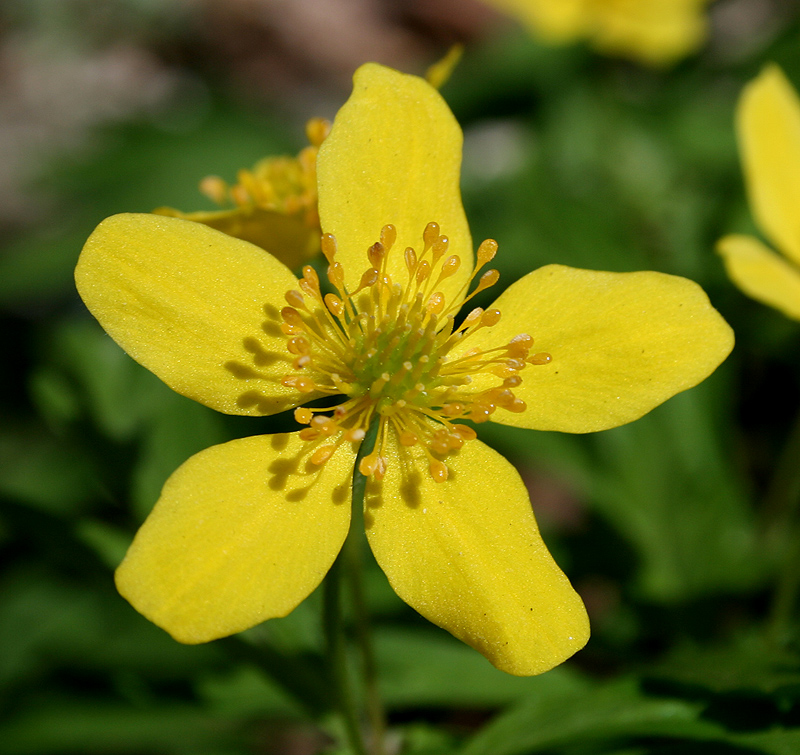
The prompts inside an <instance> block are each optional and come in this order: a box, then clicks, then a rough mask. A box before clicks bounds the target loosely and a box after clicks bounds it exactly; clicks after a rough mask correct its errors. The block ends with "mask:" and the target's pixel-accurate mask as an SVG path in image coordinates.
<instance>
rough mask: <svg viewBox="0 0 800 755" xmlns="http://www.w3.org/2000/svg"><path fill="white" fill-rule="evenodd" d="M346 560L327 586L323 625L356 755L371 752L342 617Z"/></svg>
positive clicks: (332, 572)
mask: <svg viewBox="0 0 800 755" xmlns="http://www.w3.org/2000/svg"><path fill="white" fill-rule="evenodd" d="M341 561H342V559H341V558H337V559H336V561H335V563H334V564H333V566H332V567H331V569H330V571H329V572H328V576H327V577H325V583H324V586H323V588H324V589H323V628H324V631H325V638H326V640H327V648H326V650H327V655H328V668H329V671H330V675H331V686H332V687H333V689H334V690H335V694H336V700H337V703H338V707H339V712H340V713H341V714H342V719H343V722H344V728H345V733H346V734H347V738H348V739H349V740H350V746H351V748H352V750H353V753H354V755H367V750H366V747H365V746H364V740H363V738H362V736H361V725H360V721H359V715H358V708H357V705H356V702H355V698H354V696H353V689H352V686H351V684H350V675H349V673H348V668H347V641H346V638H345V633H344V620H343V616H342V599H341V597H342V563H341Z"/></svg>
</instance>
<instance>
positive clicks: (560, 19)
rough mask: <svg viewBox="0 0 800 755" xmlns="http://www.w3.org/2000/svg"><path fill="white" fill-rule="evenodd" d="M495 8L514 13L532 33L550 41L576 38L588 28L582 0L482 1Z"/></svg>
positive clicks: (586, 13) (589, 23) (589, 18)
mask: <svg viewBox="0 0 800 755" xmlns="http://www.w3.org/2000/svg"><path fill="white" fill-rule="evenodd" d="M485 2H486V3H487V5H492V6H494V7H495V8H497V9H498V10H501V11H503V12H505V13H507V14H508V15H510V16H514V17H516V18H517V19H519V21H520V22H522V23H523V24H525V25H526V26H527V27H528V28H529V29H530V31H531V33H532V34H533V35H534V36H537V37H541V38H542V39H544V40H546V41H548V42H551V43H559V42H568V41H571V40H573V39H577V38H578V37H579V36H581V35H583V34H585V33H586V32H587V31H588V30H589V29H590V28H591V17H590V14H589V12H588V11H587V8H586V0H555V2H554V1H553V0H485Z"/></svg>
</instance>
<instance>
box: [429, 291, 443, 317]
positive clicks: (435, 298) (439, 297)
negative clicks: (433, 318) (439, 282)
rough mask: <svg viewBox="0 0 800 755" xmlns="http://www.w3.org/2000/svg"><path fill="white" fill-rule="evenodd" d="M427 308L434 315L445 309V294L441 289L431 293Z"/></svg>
mask: <svg viewBox="0 0 800 755" xmlns="http://www.w3.org/2000/svg"><path fill="white" fill-rule="evenodd" d="M425 309H426V310H428V312H430V313H431V314H432V315H438V314H439V313H440V312H441V311H442V310H443V309H444V294H443V293H442V292H441V291H437V292H436V293H433V294H431V296H430V298H429V299H428V303H427V304H426V305H425Z"/></svg>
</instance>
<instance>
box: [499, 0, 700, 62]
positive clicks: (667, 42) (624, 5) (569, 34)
mask: <svg viewBox="0 0 800 755" xmlns="http://www.w3.org/2000/svg"><path fill="white" fill-rule="evenodd" d="M485 2H487V3H488V4H489V5H493V6H495V7H496V8H498V9H499V10H502V11H504V12H505V13H508V14H509V15H511V16H514V17H516V18H518V19H519V20H520V21H521V22H522V23H524V24H525V25H526V26H527V27H528V29H529V30H530V31H531V33H532V34H533V35H534V36H536V37H538V38H540V39H542V40H544V41H546V42H550V43H554V44H558V43H564V42H572V41H574V40H578V39H588V40H589V41H590V43H591V44H592V46H593V47H595V48H596V49H597V50H599V51H600V52H603V53H606V54H610V55H620V56H622V57H628V58H631V59H633V60H637V61H639V62H641V63H645V64H648V65H655V66H661V65H668V64H670V63H673V62H675V61H677V60H679V59H680V58H683V57H685V56H686V55H688V54H689V53H691V52H693V51H694V50H696V49H697V48H698V47H699V46H700V45H701V44H702V43H703V41H704V40H705V37H706V26H707V23H706V18H705V7H706V5H708V3H709V0H485Z"/></svg>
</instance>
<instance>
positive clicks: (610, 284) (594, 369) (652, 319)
mask: <svg viewBox="0 0 800 755" xmlns="http://www.w3.org/2000/svg"><path fill="white" fill-rule="evenodd" d="M493 306H495V307H497V308H498V309H499V310H500V311H501V312H502V313H503V316H502V319H501V320H500V322H499V323H498V324H497V325H496V326H494V327H493V328H487V329H483V330H481V331H478V332H477V333H476V334H475V336H474V337H471V338H469V339H468V340H467V342H466V343H465V345H464V346H463V347H462V350H465V349H466V348H467V347H469V348H472V347H481V348H492V347H493V346H502V345H503V344H505V343H508V341H509V340H510V339H511V338H513V337H514V336H515V335H517V334H519V333H528V334H529V335H531V336H533V339H534V347H533V351H534V352H546V353H549V354H550V355H551V356H552V361H551V362H550V363H549V364H544V365H529V366H527V367H526V368H525V369H524V370H523V372H522V385H520V386H519V387H518V388H514V393H515V394H516V395H517V397H519V398H521V399H522V400H523V401H525V402H526V404H527V409H526V410H525V411H524V412H523V413H521V414H512V413H510V412H507V411H505V410H504V409H498V410H497V412H496V413H495V414H493V415H492V419H493V420H494V421H496V422H500V423H502V424H506V425H514V426H516V427H528V428H533V429H536V430H560V431H562V432H570V433H587V432H594V431H597V430H607V429H608V428H611V427H616V426H618V425H624V424H626V423H627V422H632V421H633V420H635V419H638V418H639V417H641V416H642V415H643V414H646V413H647V412H649V411H650V410H651V409H653V408H655V407H656V406H658V405H659V404H661V403H662V402H664V401H666V400H667V399H668V398H670V397H671V396H674V395H675V394H676V393H680V392H681V391H685V390H686V389H687V388H691V387H692V386H694V385H696V384H697V383H699V382H700V381H701V380H704V379H705V378H706V377H708V376H709V375H710V374H711V373H712V372H713V371H714V370H715V369H716V368H717V366H718V365H719V364H720V363H721V362H722V361H723V360H724V359H725V357H726V356H727V355H728V354H729V353H730V350H731V349H732V348H733V331H732V330H731V329H730V327H729V326H728V324H727V323H726V322H725V321H724V320H723V319H722V317H720V315H719V313H718V312H717V311H716V310H715V309H714V308H713V307H712V306H711V304H710V303H709V301H708V297H707V296H706V294H705V292H704V291H703V290H702V289H701V288H700V287H699V286H698V285H697V284H696V283H694V282H692V281H690V280H687V279H685V278H678V277H676V276H673V275H665V274H664V273H654V272H641V273H606V272H595V271H592V270H578V269H575V268H570V267H564V266H562V265H547V266H545V267H542V268H540V269H538V270H535V271H534V272H532V273H529V274H528V275H526V276H525V277H524V278H522V279H521V280H519V281H517V282H516V283H514V284H513V285H512V286H510V287H509V288H508V289H507V290H506V292H505V293H504V294H502V295H501V296H500V297H499V298H498V299H497V301H496V302H495V303H494V305H493ZM482 383H484V384H483V385H482ZM496 384H497V379H496V378H494V379H493V380H489V381H487V380H486V379H485V378H481V379H479V380H476V381H475V383H474V386H475V388H486V387H489V386H490V385H496Z"/></svg>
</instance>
